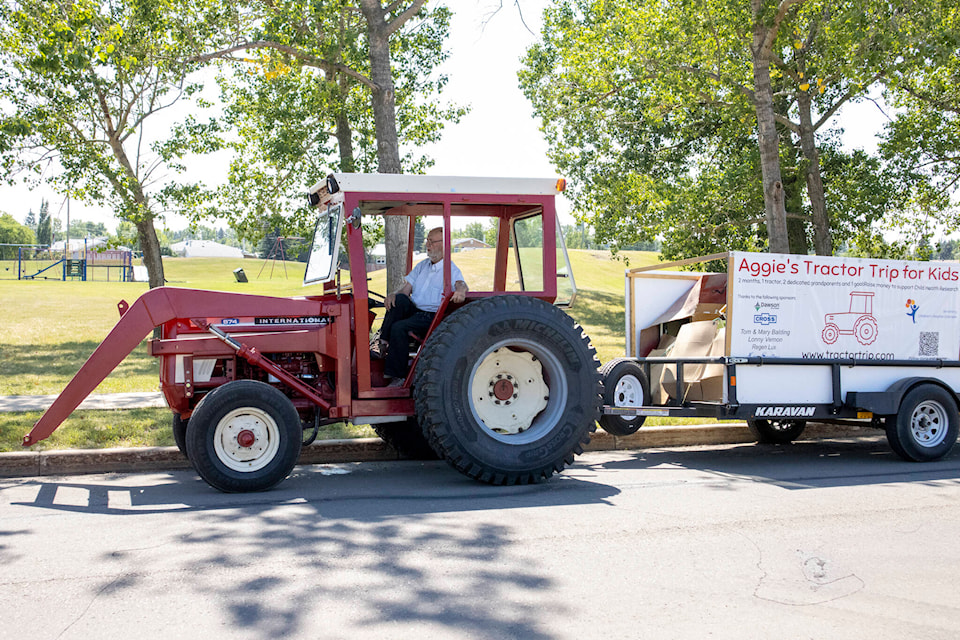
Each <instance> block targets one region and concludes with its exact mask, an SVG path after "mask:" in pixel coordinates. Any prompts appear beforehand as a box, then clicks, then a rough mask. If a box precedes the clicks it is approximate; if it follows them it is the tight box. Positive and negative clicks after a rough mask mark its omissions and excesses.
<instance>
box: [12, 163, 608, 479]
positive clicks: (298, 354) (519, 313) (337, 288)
mask: <svg viewBox="0 0 960 640" xmlns="http://www.w3.org/2000/svg"><path fill="white" fill-rule="evenodd" d="M562 187H563V183H562V181H556V180H552V179H551V180H536V179H499V178H498V179H493V178H446V177H432V176H410V175H384V174H377V175H366V174H333V175H330V176H329V177H328V178H327V179H326V180H324V181H322V182H321V183H319V184H317V185H315V186H314V187H312V188H311V189H310V191H309V196H308V197H309V200H310V203H311V205H313V206H314V207H316V209H317V210H318V217H317V225H316V231H315V236H314V238H313V245H312V247H311V251H310V256H309V261H308V264H307V267H306V275H305V277H304V285H311V286H312V287H313V289H316V291H315V292H314V291H313V289H305V292H306V294H305V295H303V296H301V297H294V298H276V297H268V296H259V295H247V294H240V293H225V292H218V291H200V290H193V289H182V288H174V287H160V288H156V289H152V290H150V291H148V292H147V293H145V294H143V295H142V296H141V297H140V298H139V299H137V300H136V301H135V302H134V303H133V304H132V305H128V304H127V303H126V302H123V301H121V302H120V303H119V311H120V316H121V318H120V321H119V322H118V323H117V325H116V326H115V327H114V328H113V329H112V330H111V331H110V333H109V334H108V335H107V337H106V338H105V339H104V341H103V343H102V344H100V346H99V347H98V348H97V349H96V350H95V351H94V353H93V354H92V355H91V356H90V358H89V359H88V360H87V362H86V363H85V364H84V365H83V367H82V368H81V369H80V371H79V372H78V373H77V375H76V376H74V378H73V380H71V381H70V383H69V384H68V385H67V387H66V388H65V389H64V391H63V392H62V393H61V394H60V396H59V397H58V398H57V399H56V401H55V402H54V403H53V405H52V406H51V407H50V408H49V409H48V410H47V411H46V413H44V415H43V416H42V417H41V418H40V420H39V421H38V422H37V423H36V424H35V425H34V427H33V429H32V430H31V431H30V433H29V434H27V435H26V436H24V439H23V444H24V446H29V445H32V444H34V443H36V442H38V441H40V440H43V439H44V438H46V437H47V436H49V435H50V434H51V433H52V432H53V431H54V430H55V429H56V428H57V427H58V426H59V425H60V424H61V423H62V422H63V421H64V419H66V417H67V416H68V415H69V414H70V413H71V412H72V411H73V410H74V409H76V407H77V406H78V405H79V404H80V402H81V401H82V400H83V399H84V398H85V397H86V396H87V395H88V394H90V393H91V392H92V391H93V390H94V389H95V388H96V386H97V385H98V384H99V383H100V382H101V381H102V380H103V379H104V378H105V377H106V376H107V375H108V374H109V373H110V372H111V371H112V370H113V369H114V368H115V367H116V366H117V365H118V364H119V363H120V362H121V361H122V360H123V359H124V358H125V357H126V356H127V355H128V354H129V353H130V352H131V351H132V350H133V349H134V348H135V347H136V346H137V345H138V344H139V343H140V342H141V341H142V340H143V339H144V337H145V336H146V335H147V334H149V333H151V332H153V331H154V329H155V328H159V337H155V338H152V339H151V340H149V352H150V354H152V355H153V356H156V357H157V358H159V364H160V387H161V389H162V391H163V395H164V397H165V398H166V401H167V404H168V405H169V407H170V410H171V411H172V412H173V418H172V422H173V431H174V436H175V439H176V441H177V444H178V446H179V447H180V448H181V450H182V451H183V452H184V453H185V454H186V456H187V457H188V458H189V460H190V462H191V463H192V465H193V467H194V468H195V469H196V471H197V472H198V473H199V475H200V476H201V477H202V478H203V479H204V480H205V481H206V482H208V483H209V484H210V485H211V486H213V487H215V488H216V489H219V490H221V491H227V492H243V491H260V490H264V489H267V488H269V487H272V486H274V485H276V484H277V483H279V482H281V481H282V480H283V479H284V478H286V477H287V475H288V474H289V473H290V472H291V470H292V469H293V467H294V465H295V464H296V462H297V460H298V457H299V454H300V450H301V447H302V446H303V444H304V441H305V439H307V440H308V441H309V439H310V438H311V437H315V435H316V430H317V429H319V427H320V426H322V425H326V424H330V423H335V422H345V421H349V422H353V423H357V424H370V425H373V427H374V429H375V430H376V431H377V433H378V434H379V435H380V436H381V437H382V438H384V439H385V440H387V441H388V442H390V443H391V444H393V445H394V446H395V447H397V448H398V449H399V450H401V451H402V452H403V451H406V452H420V453H423V452H429V453H433V454H435V455H436V456H438V457H440V458H442V459H444V460H446V461H447V462H448V463H450V465H452V466H453V467H454V468H455V469H457V470H458V471H460V472H462V473H464V474H466V475H468V476H470V477H472V478H475V479H477V480H480V481H482V482H487V483H491V484H497V485H508V484H522V483H533V482H538V481H540V480H542V479H545V478H548V477H550V476H551V475H553V474H554V473H556V472H559V471H561V470H562V469H563V468H564V467H565V465H567V464H570V463H571V462H572V461H573V458H574V456H575V455H576V454H578V453H579V452H581V451H582V448H583V445H584V444H586V443H587V442H589V439H590V433H591V432H592V431H593V430H594V429H595V427H596V420H597V419H598V418H599V416H600V408H601V395H602V388H601V382H600V375H599V373H598V367H599V362H598V360H597V357H596V352H595V350H594V348H593V347H592V346H591V344H590V340H589V338H588V337H587V336H586V335H585V334H584V332H583V331H582V329H581V328H580V327H579V326H578V325H577V323H575V322H574V321H573V320H572V319H571V318H570V316H568V315H567V314H566V313H565V312H564V311H563V310H562V309H561V308H560V307H561V306H563V305H564V304H571V303H572V301H573V298H574V297H575V293H576V287H575V283H574V280H573V273H572V270H571V269H570V263H569V259H568V258H567V254H566V249H565V248H564V245H563V238H562V235H561V232H560V227H559V224H558V222H557V214H556V209H555V204H554V199H555V196H556V195H557V193H559V191H560V190H562ZM378 216H383V217H387V216H399V217H401V218H403V220H404V221H405V223H406V228H407V229H408V244H409V246H410V249H409V250H408V252H407V256H406V262H407V264H406V267H407V270H409V269H410V268H411V267H412V266H413V264H414V250H415V249H418V247H415V246H414V244H415V243H414V236H415V229H416V228H417V226H418V225H417V224H416V222H417V220H418V219H420V220H421V221H422V222H421V224H423V221H425V224H426V228H427V229H429V228H431V227H433V226H442V227H443V229H444V236H443V250H444V260H443V281H444V291H445V297H444V300H443V303H442V304H441V306H440V308H439V310H438V311H437V312H436V314H435V316H434V318H433V322H432V324H431V326H430V328H429V329H428V330H427V331H426V333H425V335H422V336H411V341H410V351H409V355H410V363H411V364H410V373H409V375H408V376H407V377H406V379H405V381H404V384H403V386H400V387H396V386H388V385H387V384H386V381H385V380H384V372H383V364H384V362H383V360H381V359H379V358H378V357H377V354H376V353H372V352H371V349H370V344H371V338H372V337H373V335H374V334H373V328H374V327H375V320H376V318H377V314H376V312H375V311H374V309H376V308H377V307H381V306H382V300H383V298H384V295H385V294H388V293H389V292H387V291H380V292H375V291H371V290H370V289H369V288H368V278H369V277H370V273H369V272H368V270H372V269H373V268H374V266H375V262H372V261H371V262H370V263H369V264H368V260H367V257H366V252H365V250H364V238H363V234H364V223H365V222H369V221H373V220H374V219H375V218H376V217H378ZM478 222H479V223H480V225H481V226H480V227H479V228H482V229H489V230H491V231H490V234H489V235H490V236H491V237H490V238H488V240H492V242H489V243H484V242H481V241H480V240H479V239H476V240H475V241H473V242H469V243H461V242H457V241H455V239H454V237H453V232H454V231H455V230H458V229H464V228H465V227H466V226H468V225H476V223H478ZM473 228H478V227H476V226H473ZM344 230H345V231H344ZM342 238H345V242H346V256H347V257H348V262H349V267H348V269H349V277H347V274H344V273H343V271H344V269H343V268H342V267H343V265H344V263H343V262H342V261H341V244H342V240H341V239H342ZM461 245H465V248H464V250H462V251H458V252H456V253H454V252H453V250H454V248H457V247H459V246H461ZM484 245H487V246H484ZM466 246H470V247H478V248H471V249H470V250H467V249H466ZM424 257H425V256H424ZM451 259H453V261H454V262H455V263H456V264H457V266H458V267H460V269H461V270H462V271H463V273H464V276H465V279H466V280H467V284H468V286H469V288H470V291H469V293H468V294H467V297H466V300H465V301H464V302H463V303H461V304H453V303H452V302H451V297H452V283H451V281H450V266H449V265H450V260H451Z"/></svg>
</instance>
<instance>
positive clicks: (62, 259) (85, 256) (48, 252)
mask: <svg viewBox="0 0 960 640" xmlns="http://www.w3.org/2000/svg"><path fill="white" fill-rule="evenodd" d="M87 242H88V241H87V240H84V246H83V249H82V250H71V249H69V248H68V249H65V250H59V251H58V250H53V249H51V248H50V247H49V246H47V245H8V246H15V247H16V250H17V260H16V265H17V269H16V275H17V278H16V279H17V280H64V281H66V280H80V281H84V282H85V281H87V280H96V281H100V282H111V281H115V282H132V281H133V252H132V251H130V250H127V249H99V248H94V247H89V246H87Z"/></svg>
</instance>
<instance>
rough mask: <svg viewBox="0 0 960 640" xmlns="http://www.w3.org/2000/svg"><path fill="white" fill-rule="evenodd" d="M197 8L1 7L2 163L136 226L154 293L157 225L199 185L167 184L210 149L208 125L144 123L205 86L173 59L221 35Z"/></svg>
mask: <svg viewBox="0 0 960 640" xmlns="http://www.w3.org/2000/svg"><path fill="white" fill-rule="evenodd" d="M218 11H219V10H218V9H217V8H216V7H213V6H207V3H206V2H204V0H116V1H114V2H110V3H101V2H97V1H96V0H54V1H49V0H7V1H6V2H4V3H3V5H2V8H0V64H2V68H3V75H2V78H0V87H2V90H3V94H4V96H6V100H7V103H6V104H5V105H4V107H3V116H2V120H0V162H2V163H3V166H4V169H5V170H6V172H7V178H8V180H12V179H13V177H14V176H15V175H16V174H17V173H18V172H20V173H21V174H22V173H26V174H27V175H28V176H32V178H31V179H32V181H33V182H36V181H38V180H41V179H43V180H47V181H48V182H51V183H52V184H53V185H54V186H55V187H56V188H58V189H59V190H60V191H61V192H64V193H67V194H69V195H71V196H72V197H75V198H77V199H79V200H83V201H86V202H92V203H97V204H106V205H108V206H110V207H111V208H112V209H113V210H114V211H116V212H117V215H118V216H119V217H120V218H122V219H123V220H126V221H129V222H131V223H133V224H134V225H135V227H136V229H137V235H138V239H139V246H140V249H141V251H142V252H143V260H144V264H145V265H146V267H147V271H148V273H149V281H150V286H151V287H156V286H160V285H162V284H163V282H164V277H163V263H162V261H161V259H160V246H159V242H158V239H157V234H156V230H155V229H154V224H153V221H154V219H155V218H156V216H157V215H159V213H160V212H161V211H162V208H163V207H164V206H166V207H169V206H173V204H174V203H178V202H186V203H189V202H190V200H191V198H193V197H195V195H196V193H197V191H198V185H196V184H191V183H189V182H176V181H173V180H168V181H167V182H165V183H160V182H159V180H162V179H164V178H163V174H165V173H166V174H173V175H176V174H177V173H179V172H182V171H183V169H184V168H183V166H182V165H181V164H180V162H179V158H180V157H181V156H182V155H183V154H184V153H186V152H187V151H188V150H201V151H205V150H210V148H211V145H213V144H214V143H213V142H211V138H210V136H209V134H210V133H211V131H212V130H215V129H216V127H215V125H214V124H212V123H207V124H202V123H200V122H198V121H197V120H196V119H195V118H194V117H193V116H188V117H187V118H185V119H184V120H183V121H182V122H180V123H178V124H174V125H173V126H172V127H171V126H170V124H169V123H168V122H164V123H163V124H162V125H160V126H162V130H157V131H155V132H154V134H155V137H156V138H157V142H155V143H153V144H149V145H148V144H146V143H145V139H147V140H149V139H150V137H149V136H150V130H149V129H148V122H153V121H155V120H156V118H154V117H153V116H156V115H157V114H159V113H161V112H163V111H164V110H166V109H168V108H169V107H170V106H172V105H173V104H175V103H177V102H178V101H180V100H183V99H189V98H190V97H191V96H194V95H195V94H196V93H197V92H198V91H199V90H200V89H201V86H202V85H201V84H199V83H196V82H190V81H188V78H187V77H188V74H189V72H190V71H191V70H192V67H191V66H190V65H184V64H182V63H181V62H179V61H178V60H177V57H178V56H179V55H180V54H181V52H183V51H187V50H190V49H191V47H193V46H194V45H195V42H196V41H198V40H199V41H202V40H203V39H205V38H206V34H209V33H211V32H213V31H216V30H217V29H218V25H219V24H221V23H222V21H223V19H224V17H225V16H224V14H223V13H222V12H220V13H218Z"/></svg>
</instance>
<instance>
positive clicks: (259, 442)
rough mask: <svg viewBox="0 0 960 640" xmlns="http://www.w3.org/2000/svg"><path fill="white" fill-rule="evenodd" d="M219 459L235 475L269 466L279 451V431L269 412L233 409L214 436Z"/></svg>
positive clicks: (224, 418)
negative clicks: (239, 472) (237, 472)
mask: <svg viewBox="0 0 960 640" xmlns="http://www.w3.org/2000/svg"><path fill="white" fill-rule="evenodd" d="M213 448H214V451H215V452H216V454H217V458H218V459H219V460H220V462H222V463H223V464H224V465H226V466H227V467H228V468H230V469H232V470H234V471H244V472H252V471H258V470H260V469H263V468H264V467H265V466H267V465H268V464H270V462H272V461H273V459H274V458H275V457H276V455H277V451H279V450H280V428H279V427H278V426H277V423H276V421H275V420H274V419H273V418H272V417H271V416H270V415H269V414H268V413H266V412H264V411H261V410H260V409H256V408H253V407H244V408H242V409H234V410H233V411H231V412H230V413H228V414H227V415H225V416H224V417H223V418H221V420H220V422H218V423H217V428H216V429H215V430H214V433H213Z"/></svg>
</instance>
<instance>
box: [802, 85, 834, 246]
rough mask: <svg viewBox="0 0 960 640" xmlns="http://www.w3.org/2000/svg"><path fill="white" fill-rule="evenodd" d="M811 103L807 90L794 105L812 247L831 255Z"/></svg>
mask: <svg viewBox="0 0 960 640" xmlns="http://www.w3.org/2000/svg"><path fill="white" fill-rule="evenodd" d="M811 103H812V100H811V99H810V94H809V93H807V92H806V91H800V92H799V93H798V94H797V106H798V107H799V109H800V148H801V149H802V150H803V158H804V161H805V162H804V164H805V165H806V166H805V171H804V174H805V175H804V177H805V178H806V182H807V196H808V197H809V198H810V210H811V213H812V215H813V247H814V250H815V251H816V252H817V255H819V256H832V255H833V238H832V237H831V234H830V219H829V216H828V214H827V199H826V196H825V194H824V191H823V179H822V177H821V175H820V152H819V151H818V150H817V141H816V139H815V138H814V131H813V116H812V115H811Z"/></svg>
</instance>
